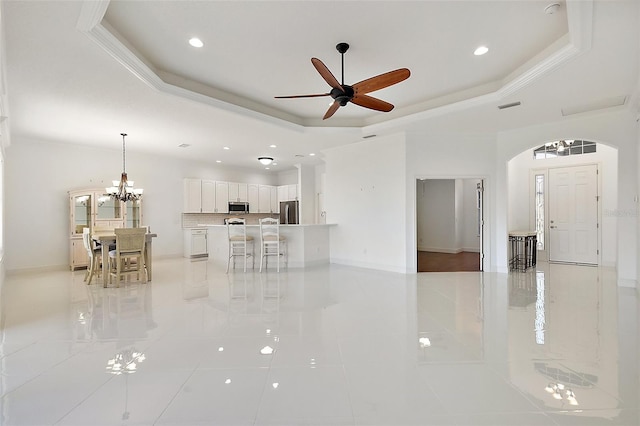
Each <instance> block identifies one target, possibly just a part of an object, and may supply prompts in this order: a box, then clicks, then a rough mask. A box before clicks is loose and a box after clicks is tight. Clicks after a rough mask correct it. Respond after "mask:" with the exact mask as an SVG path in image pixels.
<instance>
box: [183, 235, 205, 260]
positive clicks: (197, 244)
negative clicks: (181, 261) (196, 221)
mask: <svg viewBox="0 0 640 426" xmlns="http://www.w3.org/2000/svg"><path fill="white" fill-rule="evenodd" d="M207 243H208V242H207V228H191V229H185V230H184V257H187V258H193V257H208V256H209V248H208V244H207Z"/></svg>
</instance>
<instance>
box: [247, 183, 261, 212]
mask: <svg viewBox="0 0 640 426" xmlns="http://www.w3.org/2000/svg"><path fill="white" fill-rule="evenodd" d="M259 198H260V197H259V190H258V185H257V184H255V183H250V184H248V185H247V199H248V200H249V213H260V203H259Z"/></svg>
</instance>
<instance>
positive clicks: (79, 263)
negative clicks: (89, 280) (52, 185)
mask: <svg viewBox="0 0 640 426" xmlns="http://www.w3.org/2000/svg"><path fill="white" fill-rule="evenodd" d="M69 207H70V209H69V210H70V217H69V219H70V221H69V223H70V227H69V228H70V229H69V237H70V253H69V266H70V268H71V270H74V269H78V268H82V267H86V266H88V263H89V262H88V258H87V252H86V250H85V248H84V245H83V243H82V230H83V229H84V228H90V229H91V230H92V231H93V230H94V229H100V228H103V229H113V228H138V227H140V226H142V200H137V201H127V202H126V203H125V202H122V201H118V200H116V199H114V198H112V197H111V196H109V194H106V193H105V190H104V188H103V189H84V190H76V191H69Z"/></svg>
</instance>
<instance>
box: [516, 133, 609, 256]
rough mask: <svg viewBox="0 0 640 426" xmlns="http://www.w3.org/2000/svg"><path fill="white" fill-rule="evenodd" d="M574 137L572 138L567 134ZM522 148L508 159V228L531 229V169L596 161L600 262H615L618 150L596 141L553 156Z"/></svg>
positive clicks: (532, 204) (533, 213) (533, 216)
mask: <svg viewBox="0 0 640 426" xmlns="http://www.w3.org/2000/svg"><path fill="white" fill-rule="evenodd" d="M570 139H573V138H570ZM544 142H550V141H543V142H541V143H539V144H538V145H537V146H535V147H532V148H531V149H527V150H526V151H523V152H522V153H520V154H519V155H516V156H515V157H513V158H512V159H511V160H510V161H509V163H508V166H507V167H508V179H509V201H508V202H509V216H508V230H509V231H513V230H527V229H534V228H535V224H534V219H535V209H534V208H535V206H534V194H533V193H532V192H531V191H532V190H533V187H532V186H531V170H533V169H535V170H540V171H544V170H547V169H549V168H556V167H570V166H575V165H579V164H597V165H598V166H599V167H598V169H599V170H598V172H599V175H598V180H599V184H600V187H599V188H598V193H599V194H600V201H601V204H600V206H601V213H602V216H601V221H600V229H601V232H600V239H601V244H600V247H601V252H600V253H601V265H603V266H615V264H616V258H617V247H616V246H617V219H616V214H615V211H616V208H617V206H618V150H617V149H615V148H613V147H610V146H607V145H603V144H598V146H597V151H596V152H594V153H590V154H583V155H576V156H566V157H556V158H547V159H540V160H534V159H533V149H534V148H537V147H539V146H540V145H542V144H543V143H544Z"/></svg>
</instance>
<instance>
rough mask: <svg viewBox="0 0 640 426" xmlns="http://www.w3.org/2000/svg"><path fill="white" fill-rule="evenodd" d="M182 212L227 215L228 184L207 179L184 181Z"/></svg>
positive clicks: (188, 179)
mask: <svg viewBox="0 0 640 426" xmlns="http://www.w3.org/2000/svg"><path fill="white" fill-rule="evenodd" d="M183 212H184V213H228V212H229V185H228V183H227V182H218V181H214V180H207V179H190V178H187V179H185V180H184V208H183Z"/></svg>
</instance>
